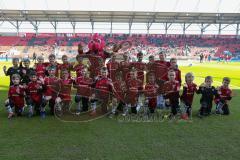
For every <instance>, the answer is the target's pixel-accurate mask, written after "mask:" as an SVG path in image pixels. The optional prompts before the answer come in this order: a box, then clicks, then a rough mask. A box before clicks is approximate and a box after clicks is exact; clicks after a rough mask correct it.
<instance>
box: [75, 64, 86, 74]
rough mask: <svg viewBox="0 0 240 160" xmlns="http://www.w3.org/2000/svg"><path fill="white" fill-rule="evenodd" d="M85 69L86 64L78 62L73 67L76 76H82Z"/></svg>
mask: <svg viewBox="0 0 240 160" xmlns="http://www.w3.org/2000/svg"><path fill="white" fill-rule="evenodd" d="M83 69H84V65H83V64H77V65H76V66H74V67H73V70H74V71H75V72H76V76H77V77H81V76H82V71H83Z"/></svg>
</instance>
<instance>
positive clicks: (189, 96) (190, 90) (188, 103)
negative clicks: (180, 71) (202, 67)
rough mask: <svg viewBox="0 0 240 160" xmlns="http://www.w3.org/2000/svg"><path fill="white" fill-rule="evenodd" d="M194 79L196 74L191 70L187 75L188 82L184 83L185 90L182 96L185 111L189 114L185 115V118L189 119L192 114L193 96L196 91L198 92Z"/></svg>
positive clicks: (186, 80)
mask: <svg viewBox="0 0 240 160" xmlns="http://www.w3.org/2000/svg"><path fill="white" fill-rule="evenodd" d="M193 80H194V76H193V74H192V73H191V72H189V73H187V74H186V75H185V82H186V83H185V84H184V85H183V92H182V95H181V97H180V99H181V101H182V103H183V105H184V111H185V112H186V113H187V116H186V117H183V118H184V119H188V117H190V116H191V113H192V102H193V97H194V93H195V92H197V85H196V84H195V83H193Z"/></svg>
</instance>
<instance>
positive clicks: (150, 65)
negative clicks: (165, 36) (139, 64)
mask: <svg viewBox="0 0 240 160" xmlns="http://www.w3.org/2000/svg"><path fill="white" fill-rule="evenodd" d="M148 61H149V62H148V63H147V74H146V77H148V75H150V74H151V75H152V74H155V60H154V56H153V55H151V56H149V57H148ZM147 81H148V78H147Z"/></svg>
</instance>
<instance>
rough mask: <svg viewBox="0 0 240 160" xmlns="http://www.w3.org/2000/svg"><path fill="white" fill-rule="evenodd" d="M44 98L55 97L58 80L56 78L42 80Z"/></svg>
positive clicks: (57, 90) (57, 89)
mask: <svg viewBox="0 0 240 160" xmlns="http://www.w3.org/2000/svg"><path fill="white" fill-rule="evenodd" d="M44 86H45V91H44V93H43V94H44V95H45V96H53V97H56V96H57V94H58V92H59V79H58V78H57V77H45V78H44Z"/></svg>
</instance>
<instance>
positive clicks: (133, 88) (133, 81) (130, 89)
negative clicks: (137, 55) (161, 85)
mask: <svg viewBox="0 0 240 160" xmlns="http://www.w3.org/2000/svg"><path fill="white" fill-rule="evenodd" d="M142 90H143V85H142V81H141V80H139V79H138V77H137V71H136V70H135V69H134V68H132V70H131V72H130V78H129V79H128V81H127V94H126V104H127V106H126V110H125V113H124V114H123V115H126V114H127V113H128V109H129V107H131V113H134V114H137V105H138V98H139V95H140V94H141V93H142Z"/></svg>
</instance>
